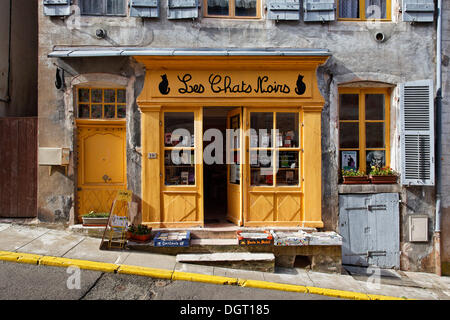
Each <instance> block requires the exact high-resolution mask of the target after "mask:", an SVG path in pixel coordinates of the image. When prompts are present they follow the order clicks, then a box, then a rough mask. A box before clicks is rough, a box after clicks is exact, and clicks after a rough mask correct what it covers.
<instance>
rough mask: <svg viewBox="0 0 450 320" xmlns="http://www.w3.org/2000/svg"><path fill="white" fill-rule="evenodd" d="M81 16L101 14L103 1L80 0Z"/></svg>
mask: <svg viewBox="0 0 450 320" xmlns="http://www.w3.org/2000/svg"><path fill="white" fill-rule="evenodd" d="M80 5H81V14H102V13H103V0H81V3H80Z"/></svg>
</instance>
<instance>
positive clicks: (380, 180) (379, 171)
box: [369, 166, 399, 184]
mask: <svg viewBox="0 0 450 320" xmlns="http://www.w3.org/2000/svg"><path fill="white" fill-rule="evenodd" d="M398 176H399V174H398V173H397V172H396V171H394V170H392V169H391V168H389V167H375V166H372V171H370V173H369V177H370V181H371V182H372V183H373V184H396V183H397V180H398Z"/></svg>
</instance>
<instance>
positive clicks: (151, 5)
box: [130, 0, 159, 18]
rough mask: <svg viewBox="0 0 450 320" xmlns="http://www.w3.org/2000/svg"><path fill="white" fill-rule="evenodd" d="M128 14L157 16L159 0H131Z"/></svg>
mask: <svg viewBox="0 0 450 320" xmlns="http://www.w3.org/2000/svg"><path fill="white" fill-rule="evenodd" d="M130 16H131V17H142V18H159V0H131V1H130Z"/></svg>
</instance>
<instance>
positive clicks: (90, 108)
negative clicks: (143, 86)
mask: <svg viewBox="0 0 450 320" xmlns="http://www.w3.org/2000/svg"><path fill="white" fill-rule="evenodd" d="M80 90H89V102H81V101H80V96H79V91H80ZM92 90H102V102H92ZM105 90H114V102H105ZM119 90H124V91H125V102H118V99H117V98H118V91H119ZM76 101H77V111H76V114H77V119H85V120H125V119H126V109H127V102H126V89H125V88H100V87H78V88H77V90H76ZM80 105H88V106H89V117H87V118H81V117H80ZM92 105H101V106H102V116H101V117H100V118H92ZM105 105H114V118H106V117H105ZM119 106H123V107H124V108H125V117H124V118H119V117H118V110H119V108H118V107H119Z"/></svg>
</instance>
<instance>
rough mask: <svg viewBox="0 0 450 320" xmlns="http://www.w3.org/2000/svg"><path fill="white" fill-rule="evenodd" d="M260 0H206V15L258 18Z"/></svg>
mask: <svg viewBox="0 0 450 320" xmlns="http://www.w3.org/2000/svg"><path fill="white" fill-rule="evenodd" d="M259 3H260V2H259V0H204V8H206V9H205V16H207V17H218V18H258V17H259V16H260V10H259Z"/></svg>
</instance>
